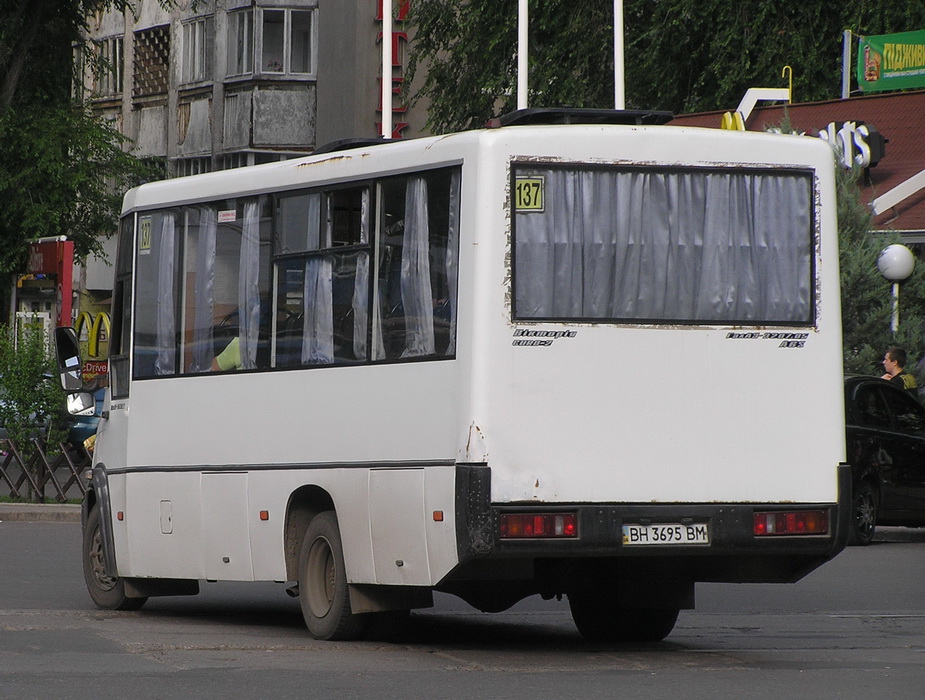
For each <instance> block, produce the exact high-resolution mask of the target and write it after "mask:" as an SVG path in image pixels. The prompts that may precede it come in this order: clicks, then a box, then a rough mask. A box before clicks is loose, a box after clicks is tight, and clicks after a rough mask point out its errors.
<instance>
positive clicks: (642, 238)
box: [512, 165, 814, 326]
mask: <svg viewBox="0 0 925 700" xmlns="http://www.w3.org/2000/svg"><path fill="white" fill-rule="evenodd" d="M512 184H513V193H514V197H513V201H514V235H513V241H514V242H513V248H514V250H513V253H514V277H513V281H514V318H515V319H516V320H533V321H574V322H592V321H593V322H617V323H619V322H632V323H665V322H668V323H672V324H678V323H684V324H736V325H739V324H749V325H788V326H789V325H795V326H808V325H811V324H812V322H813V310H814V304H813V283H812V279H813V254H812V253H813V230H814V222H813V189H812V174H811V173H810V172H808V171H796V170H766V169H748V170H746V169H722V170H721V169H706V168H704V169H671V168H661V169H659V168H644V167H637V168H619V169H604V168H565V167H542V168H537V167H535V166H533V165H531V166H529V167H527V166H520V167H515V168H514V171H513V183H512Z"/></svg>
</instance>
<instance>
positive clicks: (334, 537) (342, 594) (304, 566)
mask: <svg viewBox="0 0 925 700" xmlns="http://www.w3.org/2000/svg"><path fill="white" fill-rule="evenodd" d="M299 604H300V605H301V607H302V617H304V618H305V626H306V627H308V631H309V633H310V634H311V635H312V636H313V637H314V638H315V639H325V640H330V641H346V640H351V639H359V638H360V637H362V636H363V633H364V632H365V631H366V625H367V622H368V616H367V615H354V614H353V611H352V610H351V608H350V594H349V592H348V590H347V571H346V567H345V566H344V550H343V546H342V544H341V539H340V528H339V527H338V526H337V517H336V516H335V514H334V512H333V511H330V510H329V511H325V512H323V513H319V514H318V515H316V516H315V517H314V518H312V520H311V522H310V523H309V524H308V527H307V528H306V530H305V537H304V539H303V540H302V551H301V555H300V557H299Z"/></svg>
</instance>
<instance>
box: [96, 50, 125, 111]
mask: <svg viewBox="0 0 925 700" xmlns="http://www.w3.org/2000/svg"><path fill="white" fill-rule="evenodd" d="M122 47H123V39H122V37H121V36H113V37H109V38H108V39H101V40H99V41H98V42H97V43H96V65H95V77H96V80H95V90H94V93H95V94H96V95H98V96H106V95H118V94H119V93H121V92H122V75H123V64H122V58H123V53H122Z"/></svg>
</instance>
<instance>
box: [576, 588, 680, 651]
mask: <svg viewBox="0 0 925 700" xmlns="http://www.w3.org/2000/svg"><path fill="white" fill-rule="evenodd" d="M568 603H569V609H570V610H571V611H572V620H574V622H575V627H577V628H578V631H579V632H580V633H581V636H583V637H584V638H585V639H587V640H588V641H589V642H660V641H662V640H663V639H664V638H665V637H667V636H668V635H669V634H671V631H672V630H673V629H674V626H675V623H676V622H677V620H678V613H679V612H680V610H679V609H678V608H624V607H621V606H620V605H619V603H618V602H617V601H615V600H613V598H612V597H611V596H609V595H607V594H597V593H588V592H582V593H573V594H569V597H568Z"/></svg>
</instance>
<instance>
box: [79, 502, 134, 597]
mask: <svg viewBox="0 0 925 700" xmlns="http://www.w3.org/2000/svg"><path fill="white" fill-rule="evenodd" d="M83 570H84V581H86V583H87V591H88V592H89V593H90V597H91V598H92V599H93V602H94V603H96V605H97V607H99V608H103V609H104V610H138V608H140V607H141V606H142V605H144V604H145V603H146V602H147V600H148V599H147V598H128V597H126V595H125V581H124V580H123V579H122V578H121V577H119V576H115V577H113V576H109V575H107V573H106V566H105V559H104V558H103V535H102V530H101V529H100V507H99V506H98V505H96V506H93V508H92V509H91V510H90V514H89V516H88V517H87V525H86V527H85V528H84V531H83Z"/></svg>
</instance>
